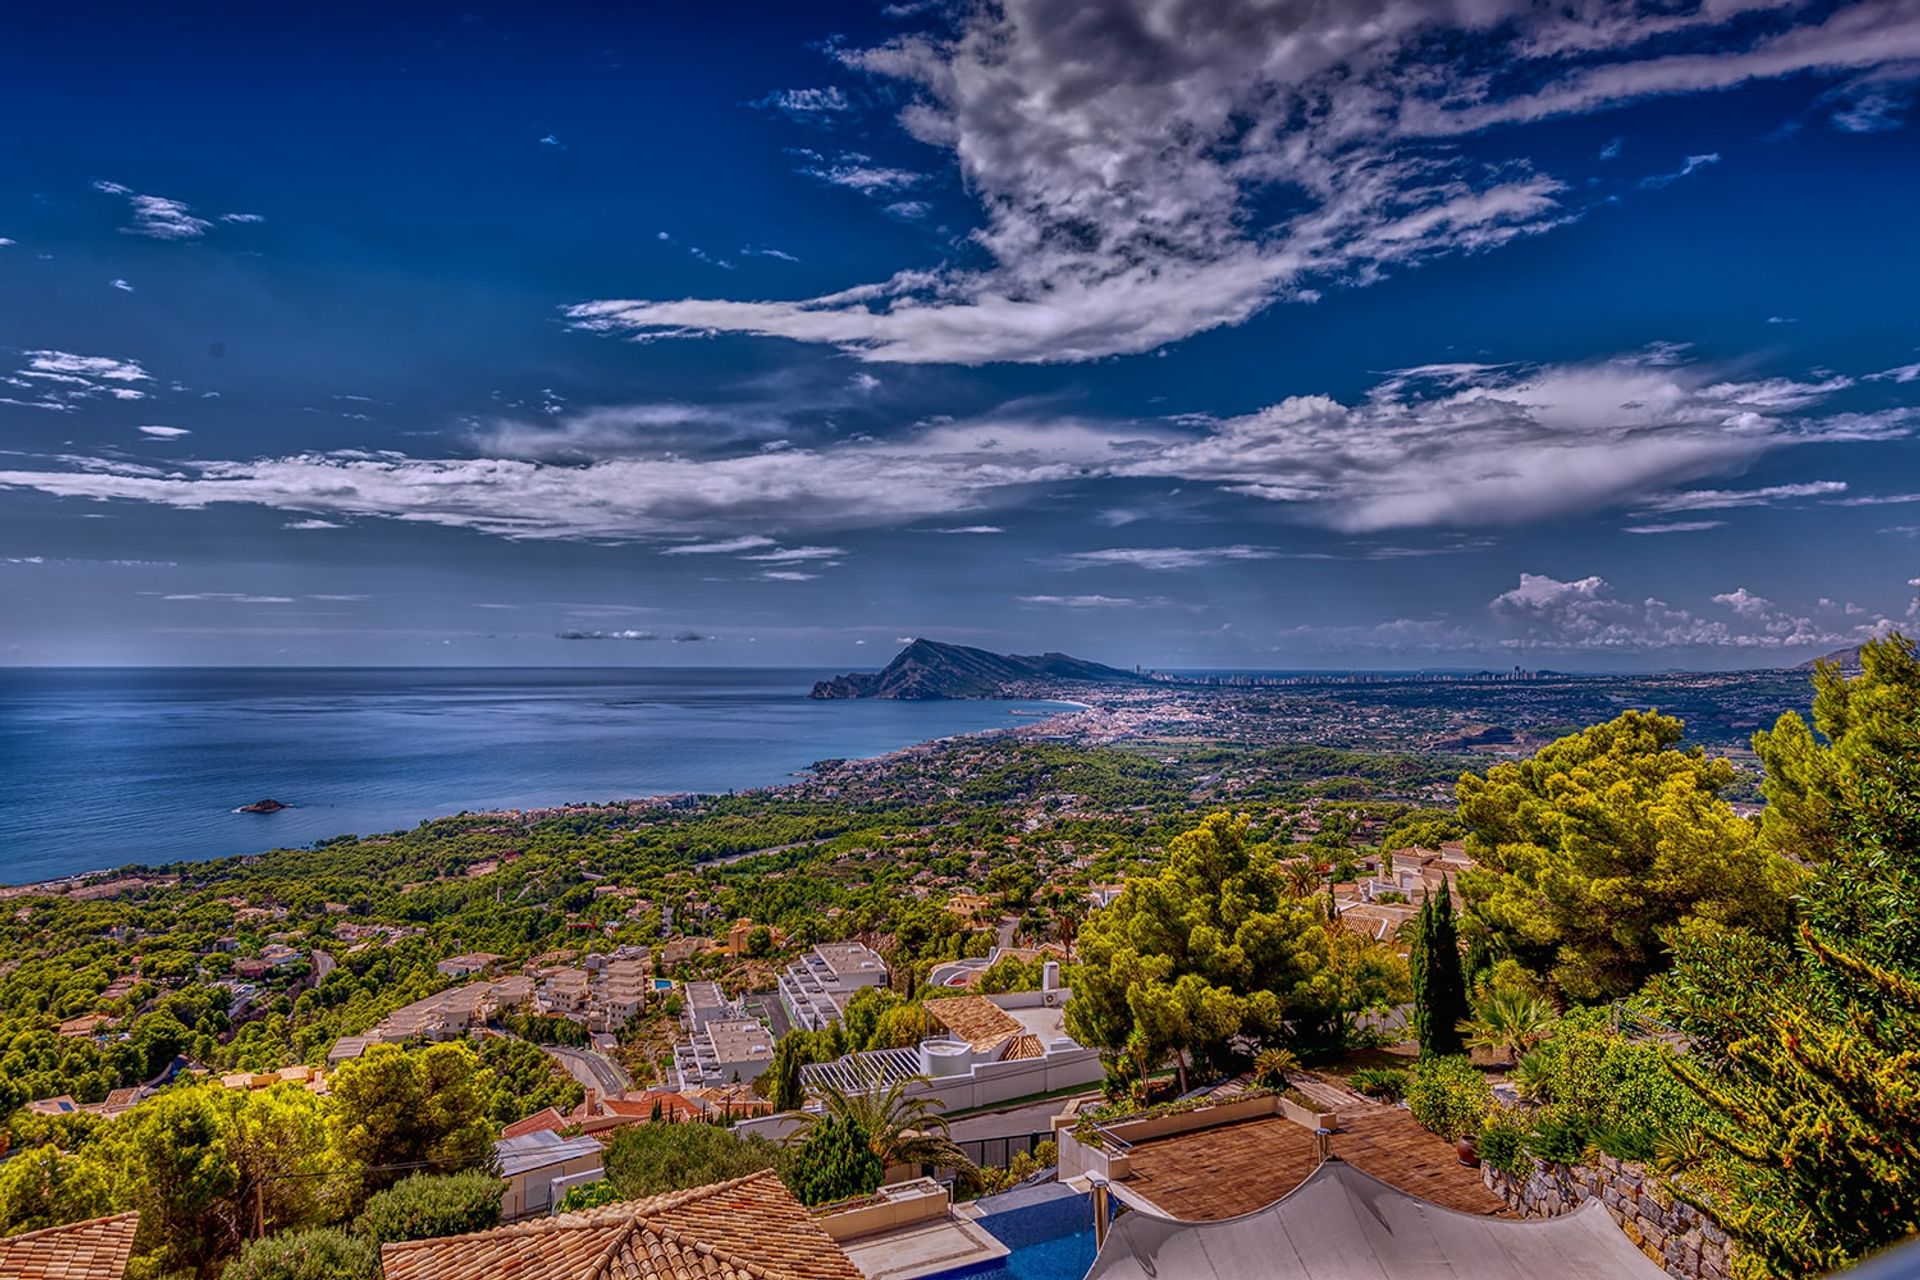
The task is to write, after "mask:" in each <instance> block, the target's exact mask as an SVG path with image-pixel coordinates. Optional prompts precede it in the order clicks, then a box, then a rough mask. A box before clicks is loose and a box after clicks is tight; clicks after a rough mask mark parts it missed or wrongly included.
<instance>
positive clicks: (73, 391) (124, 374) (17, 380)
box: [0, 351, 153, 413]
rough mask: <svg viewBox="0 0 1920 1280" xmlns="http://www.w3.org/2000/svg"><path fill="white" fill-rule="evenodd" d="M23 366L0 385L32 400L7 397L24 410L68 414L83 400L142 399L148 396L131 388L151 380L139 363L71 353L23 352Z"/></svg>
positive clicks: (5, 376) (109, 357) (0, 382)
mask: <svg viewBox="0 0 1920 1280" xmlns="http://www.w3.org/2000/svg"><path fill="white" fill-rule="evenodd" d="M21 354H22V355H24V356H25V357H26V363H25V364H24V365H22V366H21V367H20V368H18V369H16V370H14V371H13V373H11V374H6V375H0V384H4V385H6V386H10V387H16V388H19V389H20V390H22V391H25V392H29V393H31V394H32V396H33V397H34V398H33V399H31V400H26V399H20V398H18V397H8V398H6V399H5V401H4V403H7V404H15V405H20V406H22V407H24V408H34V409H51V410H54V411H56V412H61V413H66V412H71V411H72V410H73V409H74V407H75V406H76V404H78V403H79V402H81V401H85V400H99V399H107V400H144V399H146V396H147V393H146V392H145V391H142V390H140V389H139V388H138V387H136V386H134V385H132V384H134V383H138V382H151V381H152V380H153V379H152V377H151V376H150V375H149V374H148V373H147V371H146V370H145V369H144V368H142V367H141V365H140V362H139V361H138V360H119V359H115V358H113V357H111V356H83V355H76V354H74V353H73V352H71V351H24V352H21Z"/></svg>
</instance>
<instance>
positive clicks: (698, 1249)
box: [380, 1170, 861, 1280]
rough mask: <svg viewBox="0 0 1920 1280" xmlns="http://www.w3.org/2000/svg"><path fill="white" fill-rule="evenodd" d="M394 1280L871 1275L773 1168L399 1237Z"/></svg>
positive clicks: (383, 1258)
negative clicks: (638, 1196)
mask: <svg viewBox="0 0 1920 1280" xmlns="http://www.w3.org/2000/svg"><path fill="white" fill-rule="evenodd" d="M380 1265H381V1270H382V1274H383V1275H384V1276H385V1278H386V1280H861V1278H860V1272H859V1271H857V1270H855V1269H854V1266H853V1264H852V1263H851V1262H849V1261H848V1260H847V1256H846V1254H844V1253H842V1252H841V1250H840V1246H839V1245H837V1244H835V1243H834V1241H833V1239H832V1237H830V1236H828V1235H827V1233H826V1232H825V1231H823V1230H821V1229H820V1227H819V1225H818V1224H816V1223H815V1222H814V1221H813V1219H812V1217H811V1216H810V1215H809V1214H808V1213H807V1211H806V1209H804V1208H803V1207H802V1206H801V1204H800V1202H799V1201H797V1200H795V1199H794V1198H793V1196H792V1195H791V1194H789V1193H788V1191H787V1189H786V1188H785V1187H783V1186H782V1185H780V1180H779V1179H778V1178H777V1177H775V1176H774V1174H773V1173H772V1171H770V1170H769V1171H764V1172H761V1173H755V1174H749V1175H748V1176H746V1177H744V1178H736V1179H735V1180H733V1181H732V1182H721V1183H716V1184H714V1185H713V1186H708V1187H695V1188H693V1189H692V1190H689V1191H675V1192H670V1193H668V1194H666V1195H662V1196H654V1197H652V1198H650V1199H646V1200H631V1201H628V1202H626V1203H624V1204H616V1205H608V1206H606V1207H605V1208H600V1209H590V1210H588V1211H586V1212H584V1213H569V1214H561V1215H559V1216H557V1217H552V1218H544V1219H539V1220H536V1221H533V1222H525V1223H521V1224H519V1225H516V1226H511V1227H501V1228H499V1229H498V1230H495V1231H482V1232H478V1233H476V1234H473V1235H465V1236H447V1237H443V1238H441V1239H438V1240H415V1241H409V1242H407V1243H405V1244H390V1245H387V1246H386V1247H385V1248H383V1249H382V1250H381V1251H380Z"/></svg>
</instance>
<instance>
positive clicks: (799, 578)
mask: <svg viewBox="0 0 1920 1280" xmlns="http://www.w3.org/2000/svg"><path fill="white" fill-rule="evenodd" d="M760 576H761V577H762V578H764V579H766V580H767V581H768V582H812V581H813V580H814V579H815V578H817V577H819V576H820V575H819V574H817V573H806V572H803V571H801V570H799V569H762V570H761V571H760Z"/></svg>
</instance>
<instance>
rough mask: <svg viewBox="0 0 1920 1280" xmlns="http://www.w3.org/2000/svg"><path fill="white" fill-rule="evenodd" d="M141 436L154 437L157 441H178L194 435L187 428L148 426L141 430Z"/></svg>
mask: <svg viewBox="0 0 1920 1280" xmlns="http://www.w3.org/2000/svg"><path fill="white" fill-rule="evenodd" d="M140 434H141V435H143V436H152V437H153V438H154V439H156V440H178V439H179V438H180V437H181V436H190V435H192V434H193V432H192V431H191V430H189V429H188V428H186V427H160V426H146V427H141V428H140Z"/></svg>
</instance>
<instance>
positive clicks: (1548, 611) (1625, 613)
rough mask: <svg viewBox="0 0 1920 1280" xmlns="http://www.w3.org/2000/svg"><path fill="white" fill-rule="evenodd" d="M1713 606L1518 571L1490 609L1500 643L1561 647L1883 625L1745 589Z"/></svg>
mask: <svg viewBox="0 0 1920 1280" xmlns="http://www.w3.org/2000/svg"><path fill="white" fill-rule="evenodd" d="M1710 603H1712V604H1713V605H1716V606H1718V607H1719V609H1718V613H1717V616H1716V614H1714V613H1701V612H1697V611H1695V610H1692V609H1687V608H1683V607H1680V606H1676V605H1672V604H1669V603H1667V602H1666V601H1664V600H1661V599H1659V598H1657V597H1654V596H1647V597H1645V598H1643V599H1639V600H1629V599H1621V598H1620V597H1618V596H1617V595H1616V594H1615V593H1614V590H1613V586H1612V584H1610V583H1609V582H1607V580H1606V579H1604V578H1601V577H1599V576H1597V575H1595V576H1590V577H1585V578H1576V579H1571V580H1565V581H1563V580H1561V579H1558V578H1554V577H1551V576H1549V575H1547V574H1535V573H1523V574H1521V575H1520V584H1519V585H1518V586H1516V587H1514V588H1513V589H1512V590H1510V591H1506V592H1503V593H1501V594H1500V595H1498V596H1496V597H1495V598H1494V599H1493V601H1492V603H1491V604H1490V605H1489V606H1488V609H1489V612H1490V614H1491V616H1492V618H1493V621H1494V624H1495V626H1496V628H1497V630H1498V632H1499V635H1500V640H1499V643H1500V644H1502V645H1503V646H1505V647H1507V648H1511V649H1539V650H1564V651H1578V650H1616V651H1633V650H1660V649H1689V648H1705V649H1748V650H1769V649H1805V648H1810V647H1814V646H1824V647H1831V646H1835V645H1843V644H1850V643H1854V642H1857V641H1859V640H1863V639H1866V638H1867V637H1868V636H1870V635H1873V634H1875V632H1876V631H1877V630H1878V629H1879V628H1882V627H1884V626H1885V623H1886V620H1885V619H1884V618H1875V619H1873V620H1872V621H1869V622H1860V623H1853V624H1850V625H1849V624H1846V623H1844V621H1843V622H1842V623H1841V624H1840V625H1837V626H1836V625H1828V624H1825V623H1822V622H1818V621H1816V620H1814V619H1813V618H1811V617H1806V616H1802V615H1799V614H1796V613H1794V612H1793V611H1792V610H1790V609H1787V608H1784V607H1782V606H1780V605H1778V604H1776V603H1774V602H1773V601H1771V600H1769V599H1767V598H1766V597H1764V596H1761V595H1757V594H1755V593H1754V592H1752V591H1749V590H1747V589H1746V588H1745V587H1737V588H1735V589H1734V590H1732V591H1727V592H1722V593H1721V594H1719V595H1716V596H1714V597H1712V600H1711V602H1710ZM1855 612H1856V613H1857V612H1858V611H1855Z"/></svg>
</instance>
